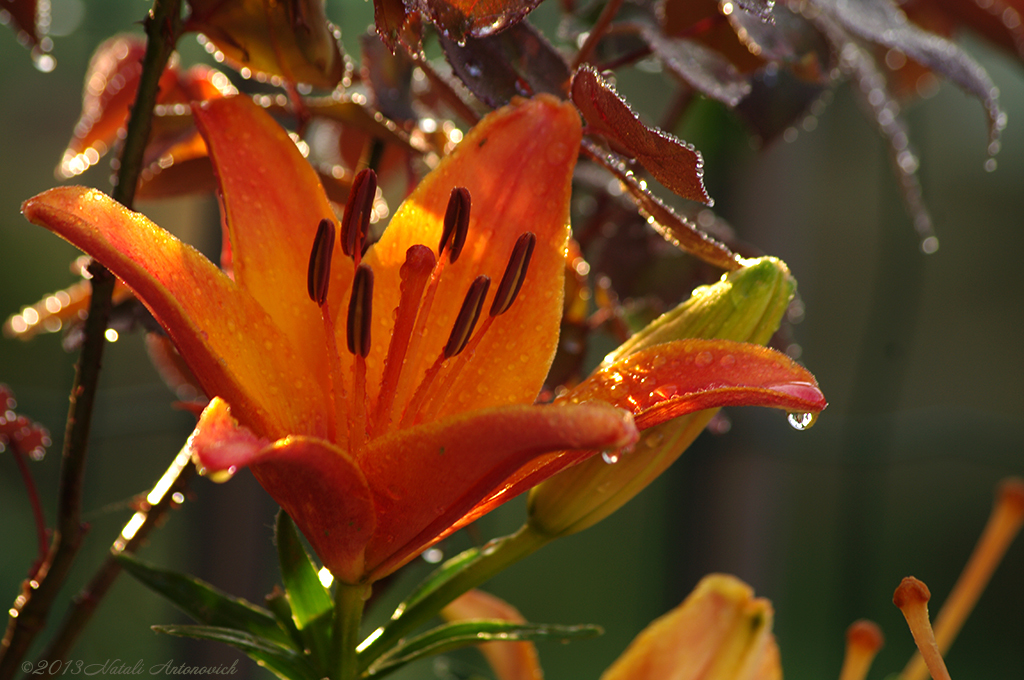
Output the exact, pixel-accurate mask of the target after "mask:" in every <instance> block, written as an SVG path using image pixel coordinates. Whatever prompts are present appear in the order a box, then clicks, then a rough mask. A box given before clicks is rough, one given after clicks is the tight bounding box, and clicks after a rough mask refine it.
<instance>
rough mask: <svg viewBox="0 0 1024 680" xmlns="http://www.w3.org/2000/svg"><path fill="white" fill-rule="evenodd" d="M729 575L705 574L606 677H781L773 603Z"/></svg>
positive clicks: (641, 679)
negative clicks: (773, 618) (773, 623)
mask: <svg viewBox="0 0 1024 680" xmlns="http://www.w3.org/2000/svg"><path fill="white" fill-rule="evenodd" d="M753 595H754V593H753V590H751V588H750V586H748V585H747V584H745V583H743V582H742V581H740V580H739V579H737V578H735V577H733V576H728V575H725V574H711V575H709V576H705V577H704V578H703V579H702V580H701V582H700V583H698V584H697V587H696V588H694V590H693V592H692V593H690V595H689V596H687V598H686V599H685V600H684V601H683V603H682V604H681V605H679V606H678V607H676V608H675V609H673V610H672V611H670V612H669V613H667V614H665V615H664V616H662V617H661V618H660V619H657V620H656V621H654V622H653V623H651V625H649V626H647V628H645V629H644V630H643V631H641V632H640V634H639V635H638V636H637V637H636V639H634V640H633V642H632V643H630V645H629V647H628V648H627V649H626V651H625V652H624V653H623V654H622V656H620V657H619V658H618V659H617V660H616V661H615V663H613V664H612V665H611V666H610V667H609V668H608V670H607V671H605V673H604V675H602V676H601V680H627V679H628V680H655V679H656V678H657V679H659V680H660V679H661V678H672V679H673V680H698V679H702V680H755V679H757V680H760V679H762V678H781V677H782V672H781V670H780V667H779V654H778V647H777V645H776V643H775V637H774V636H773V635H772V632H771V631H772V616H773V614H772V606H771V603H770V602H768V600H765V599H764V598H755V597H754V596H753Z"/></svg>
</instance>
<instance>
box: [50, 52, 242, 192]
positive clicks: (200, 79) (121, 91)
mask: <svg viewBox="0 0 1024 680" xmlns="http://www.w3.org/2000/svg"><path fill="white" fill-rule="evenodd" d="M145 51H146V46H145V42H144V41H143V40H142V39H141V38H139V37H136V36H115V37H113V38H110V39H109V40H107V41H105V42H104V43H102V44H101V45H100V46H99V47H98V48H97V49H96V52H95V53H94V54H93V56H92V59H91V60H90V61H89V68H88V70H87V71H86V76H85V90H84V92H83V94H82V114H81V116H80V117H79V119H78V123H76V124H75V131H74V135H73V137H72V138H71V141H70V142H69V143H68V147H67V149H65V151H64V155H63V158H62V159H61V163H60V165H59V166H58V168H57V175H58V176H59V177H62V178H65V179H69V178H71V177H75V176H76V175H79V174H81V173H83V172H85V171H86V170H87V169H89V168H90V167H91V166H93V165H95V164H96V163H97V162H98V161H99V160H100V159H101V158H102V157H103V156H105V155H106V154H107V153H108V152H109V151H110V150H111V149H112V148H113V147H114V145H115V144H116V143H117V141H118V139H119V138H120V135H121V134H123V130H124V129H125V127H126V125H127V122H128V114H129V111H130V110H131V106H132V104H133V103H134V101H135V92H136V90H137V89H138V86H139V76H140V74H141V73H142V57H143V55H144V54H145ZM234 92H235V90H234V87H233V86H232V85H231V82H230V81H229V80H228V79H227V78H226V77H225V76H224V74H222V73H220V72H219V71H216V70H215V69H212V68H210V67H208V66H193V67H192V68H190V69H188V70H187V71H185V72H182V71H181V70H180V69H179V68H178V66H177V60H172V61H171V63H170V64H169V65H168V67H167V69H166V70H165V71H164V73H163V75H162V76H161V78H160V93H159V95H158V96H157V108H156V110H155V111H154V123H153V130H152V132H151V133H150V139H149V143H148V145H147V153H148V154H149V156H148V158H147V160H146V163H147V164H149V163H152V162H155V161H156V160H157V159H158V158H159V157H160V156H161V155H163V153H165V151H166V149H167V148H168V147H169V146H171V145H172V144H174V143H176V142H177V137H178V136H179V135H181V134H182V130H184V129H186V128H189V127H192V124H191V117H190V116H189V117H187V118H185V119H182V116H183V114H187V113H188V111H189V108H188V102H190V101H194V100H195V101H204V100H209V99H214V98H217V97H224V96H227V95H230V94H233V93H234Z"/></svg>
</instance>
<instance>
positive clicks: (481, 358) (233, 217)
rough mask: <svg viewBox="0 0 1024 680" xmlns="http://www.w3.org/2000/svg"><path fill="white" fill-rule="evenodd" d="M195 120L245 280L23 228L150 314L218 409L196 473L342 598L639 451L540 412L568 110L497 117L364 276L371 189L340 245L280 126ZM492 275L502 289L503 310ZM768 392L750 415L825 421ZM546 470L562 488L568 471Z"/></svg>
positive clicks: (590, 418) (115, 242)
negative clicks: (290, 531)
mask: <svg viewBox="0 0 1024 680" xmlns="http://www.w3.org/2000/svg"><path fill="white" fill-rule="evenodd" d="M194 116H195V119H196V123H197V126H198V127H199V129H200V132H201V133H202V135H203V137H204V139H205V141H206V144H207V146H208V148H209V151H210V158H211V160H212V163H213V166H214V170H215V173H216V175H217V179H218V182H219V185H220V194H221V199H222V206H223V214H224V221H225V226H226V234H227V240H228V241H229V246H230V247H229V248H226V249H225V250H226V252H227V253H228V257H230V265H231V266H230V269H231V271H232V275H230V276H229V275H228V274H225V273H224V272H223V271H221V270H220V269H218V268H217V267H216V266H215V265H213V264H212V263H211V262H209V261H208V260H207V259H206V258H204V257H203V256H202V255H200V254H198V253H197V252H196V251H194V250H193V249H192V248H190V247H189V246H187V245H184V244H182V243H181V242H179V241H178V240H176V239H175V238H174V237H173V236H171V235H170V234H168V233H167V232H165V231H163V230H162V229H160V228H159V227H157V226H156V225H154V224H152V223H151V222H149V221H148V220H147V219H146V218H145V217H143V216H141V215H138V214H135V213H132V212H129V211H127V210H125V209H124V208H122V207H120V206H119V205H117V204H116V203H114V202H113V201H111V200H110V199H109V198H107V197H106V196H105V195H103V194H102V193H100V192H98V191H94V190H89V189H84V188H77V187H68V188H60V189H53V190H51V191H49V192H46V193H44V194H41V195H40V196H37V197H35V198H33V199H30V200H29V201H27V202H26V203H25V205H24V206H23V211H24V213H25V215H26V216H27V217H28V219H29V220H31V221H32V222H35V223H37V224H40V225H42V226H45V227H47V228H49V229H51V230H52V231H54V232H56V233H57V234H59V235H60V236H62V237H64V238H66V239H67V240H69V241H71V242H72V243H74V244H75V245H77V246H78V247H80V248H82V249H83V250H85V251H86V252H87V253H89V254H90V255H92V256H93V257H95V258H97V259H98V260H99V261H100V262H102V263H103V264H104V265H105V266H107V267H108V268H110V269H111V270H112V271H113V272H114V273H116V274H117V275H118V276H119V277H120V278H121V279H122V280H124V281H125V283H127V284H128V285H129V286H130V287H131V288H132V289H133V290H134V291H135V293H136V295H137V296H138V297H139V299H140V300H142V301H143V302H144V303H145V304H146V305H147V307H149V309H150V310H151V311H152V312H153V314H154V316H155V317H156V318H157V319H158V320H159V321H160V323H161V324H162V325H163V326H164V327H165V328H166V329H167V332H168V334H169V335H170V336H171V339H172V340H173V341H174V343H175V344H176V345H177V347H178V349H179V351H180V352H181V354H182V356H183V358H184V359H185V361H186V362H187V363H188V365H189V367H190V368H191V369H192V371H193V373H194V374H195V375H196V377H197V379H198V380H199V381H200V383H201V384H202V386H203V388H204V389H205V391H206V393H207V394H208V395H210V396H211V397H214V399H213V401H212V402H211V403H210V405H209V406H208V407H207V409H206V411H205V412H204V413H203V416H202V417H201V419H200V423H199V425H198V426H197V428H196V431H195V433H194V434H193V435H192V438H191V440H190V441H191V446H192V450H193V452H194V455H195V458H196V460H197V463H198V464H199V465H200V467H201V468H205V470H206V471H207V472H208V473H214V474H215V475H217V476H221V477H225V478H226V477H228V476H230V475H231V474H233V473H234V472H235V471H237V470H238V469H240V468H242V467H245V466H248V467H250V468H251V469H252V471H253V474H254V475H255V476H256V478H257V479H258V480H259V481H260V483H261V484H262V485H263V486H264V488H266V489H267V491H268V492H269V493H270V494H271V495H272V496H273V497H274V498H275V500H277V501H278V503H280V505H281V506H282V508H283V509H284V510H285V511H286V512H287V513H288V514H289V515H290V516H291V517H292V519H293V520H294V521H295V523H296V524H297V526H299V527H300V528H301V529H302V531H303V533H305V535H306V537H307V538H308V539H309V541H310V543H311V545H312V546H313V548H314V549H315V550H316V552H317V554H318V555H319V557H320V558H321V560H322V561H323V563H324V564H325V566H327V567H328V568H329V569H330V570H331V572H332V573H333V574H334V575H335V576H336V577H337V578H339V579H340V580H341V581H343V582H346V583H351V584H354V583H368V582H372V581H374V580H376V579H378V578H381V577H382V576H385V575H387V574H388V573H391V572H392V571H394V570H395V569H397V568H398V567H400V566H401V565H402V564H404V563H405V562H407V561H409V560H410V559H412V558H413V557H414V556H415V555H417V554H418V553H419V552H421V551H422V550H424V549H425V548H427V547H428V546H429V545H431V544H432V543H433V542H435V541H437V540H439V539H440V538H441V537H443V536H444V535H447V533H450V532H451V531H452V530H453V527H455V526H457V525H458V524H459V522H460V520H461V519H462V518H464V517H467V516H476V515H477V514H480V513H482V512H483V511H485V510H487V509H490V508H491V507H493V506H495V505H497V504H498V503H500V502H503V501H504V500H505V498H504V497H501V498H495V493H496V491H497V490H500V489H503V488H505V485H506V482H507V480H508V479H509V478H511V477H513V476H514V475H515V474H516V473H517V471H519V470H520V469H522V468H524V467H529V466H530V465H531V463H532V462H533V461H535V460H537V459H538V458H540V457H542V456H544V455H545V454H550V453H551V452H556V451H562V450H567V451H579V450H589V451H592V452H594V451H598V450H602V449H604V450H607V449H617V448H620V447H624V446H629V445H631V444H632V443H634V442H635V441H636V440H637V438H638V433H637V430H636V427H635V425H634V423H633V418H632V414H631V413H630V412H629V411H626V410H620V409H616V408H613V407H612V406H610V405H609V404H607V403H605V402H604V401H600V400H599V401H592V402H590V403H583V404H578V405H548V406H536V405H534V404H533V402H534V400H535V398H536V396H537V394H538V392H539V390H540V387H541V385H542V383H543V380H544V378H545V375H546V373H547V371H548V368H549V366H550V362H551V359H552V356H553V354H554V350H555V347H556V343H557V337H558V328H559V321H560V317H561V310H562V290H563V266H564V262H563V257H564V252H565V249H566V247H567V243H568V239H569V233H570V232H569V220H568V206H569V197H570V191H571V179H572V172H573V168H574V165H575V161H576V154H577V147H578V144H579V140H580V136H581V124H580V119H579V116H578V114H577V113H576V111H575V109H573V108H572V106H571V105H569V104H566V103H563V102H560V101H558V100H556V99H554V98H552V97H545V96H542V97H538V98H536V99H533V100H530V101H520V102H517V103H516V104H514V105H512V106H510V107H506V108H505V109H502V110H500V111H497V112H495V113H493V114H491V115H489V116H488V117H486V118H485V119H484V121H482V122H481V124H479V125H478V126H477V127H475V128H474V129H473V130H472V131H470V132H469V133H468V134H467V136H466V138H465V139H464V140H463V142H462V143H461V144H460V145H459V146H458V148H457V149H456V151H455V152H454V153H453V154H452V155H451V156H449V157H447V158H445V159H444V160H442V161H441V163H440V165H439V166H438V167H437V169H435V170H434V171H433V172H432V173H430V175H428V176H427V178H425V179H424V181H423V182H422V183H421V184H420V186H419V187H418V188H417V189H416V191H415V192H414V193H413V194H412V195H410V196H409V198H408V199H407V200H406V201H405V203H404V204H403V205H402V207H401V208H400V209H399V210H398V211H397V213H396V214H395V216H394V218H393V219H392V221H391V223H390V225H389V227H388V229H387V230H386V231H385V232H384V234H383V236H382V238H381V239H380V241H378V242H377V243H375V244H373V245H371V246H370V247H369V248H368V249H366V251H365V253H363V252H362V251H363V249H362V247H361V237H362V235H363V234H364V232H365V229H366V227H367V220H368V217H367V215H368V211H369V208H370V206H371V205H372V200H373V196H374V191H373V186H372V181H371V180H370V179H368V177H369V176H368V175H364V176H363V179H361V180H360V181H358V182H357V183H356V184H355V185H354V186H353V190H352V198H350V201H349V203H350V205H349V206H348V207H347V208H346V216H345V217H344V218H343V219H342V223H343V229H342V236H341V238H340V239H338V243H334V238H333V235H334V232H335V219H334V213H333V211H332V209H331V206H330V204H329V203H328V201H327V198H326V196H325V195H324V192H323V189H322V187H321V186H320V184H319V181H318V180H317V178H316V175H315V173H314V171H313V170H312V168H311V167H310V166H309V164H308V163H307V162H306V161H305V159H304V158H302V156H301V154H300V153H299V151H298V150H297V148H296V146H295V145H294V144H293V143H292V141H291V140H290V139H289V137H288V136H287V134H286V133H285V132H284V131H283V130H282V129H281V128H280V127H279V126H278V125H277V123H276V122H275V121H273V119H271V118H270V116H269V115H267V114H266V113H265V112H264V111H262V110H260V109H259V108H258V107H256V106H255V105H254V104H252V102H250V101H249V100H247V99H244V98H238V97H236V98H225V99H220V100H216V101H210V102H206V103H203V104H200V105H195V106H194ZM452 232H454V233H452ZM527 232H529V233H531V234H533V237H532V238H531V237H529V236H527V235H526V234H527ZM463 241H464V244H463ZM524 243H526V244H527V245H526V246H524V245H523V244H524ZM531 243H532V244H533V245H532V246H531V245H530V244H531ZM423 244H428V245H423ZM436 244H440V246H439V247H438V254H437V255H435V252H434V250H433V247H434V246H435V245H436ZM311 246H313V252H312V256H311V255H310V248H311ZM531 252H532V257H531V255H530V253H531ZM346 255H348V256H346ZM332 264H333V266H332ZM226 268H227V267H226ZM488 276H489V277H492V278H494V277H498V278H495V280H499V279H503V281H502V283H500V284H498V285H497V286H496V287H494V288H497V290H496V291H495V292H492V293H489V292H488V286H487V283H486V279H485V278H483V277H488ZM467 291H468V293H467ZM311 300H312V301H311ZM485 302H489V303H490V305H489V306H488V307H487V309H489V310H490V314H488V315H484V316H485V318H484V320H483V321H482V322H481V324H480V327H479V328H477V329H476V332H475V333H474V325H475V321H476V317H477V316H480V311H481V309H482V308H484V306H485ZM346 321H347V323H346ZM346 346H347V347H348V351H345V349H344V348H345V347H346ZM339 347H340V348H341V350H339ZM771 361H772V360H771V359H770V358H766V359H765V362H767V363H770V362H771ZM749 368H750V367H746V368H745V369H744V370H745V371H747V369H749ZM748 372H749V374H750V375H751V376H754V378H757V376H758V375H759V374H758V372H757V371H756V370H750V371H748ZM669 373H671V371H669ZM804 373H805V374H806V372H804ZM808 375H809V374H808ZM741 377H742V376H741ZM667 379H669V380H671V381H672V382H673V384H686V381H682V382H681V381H680V380H681V379H680V378H679V376H674V375H668V376H667ZM792 379H793V380H806V377H804V375H800V376H796V377H793V378H792ZM690 382H692V381H690ZM727 382H728V384H729V385H730V387H729V389H728V390H726V392H728V393H727V394H725V396H724V397H721V395H720V393H721V392H723V390H721V389H718V387H719V385H720V383H715V384H713V385H707V384H701V385H700V387H701V388H709V389H703V390H702V391H700V392H699V394H697V395H690V396H691V397H692V398H691V399H689V400H688V401H687V403H686V408H687V409H689V410H693V409H700V408H710V407H714V406H717V405H722V403H736V392H735V386H736V385H737V384H742V383H743V381H742V380H733V381H727ZM755 382H756V380H755ZM756 387H757V389H755V390H754V392H755V393H756V394H754V395H753V396H752V397H751V399H750V402H749V403H754V404H759V403H769V404H771V405H781V406H782V407H783V408H791V409H795V410H809V409H813V406H808V404H807V400H806V399H797V398H795V397H792V398H791V395H789V394H786V393H785V390H781V391H772V390H770V389H769V390H764V389H763V387H764V386H763V385H762V384H761V383H757V385H756ZM649 388H650V386H649V385H648V384H646V383H645V385H644V389H649ZM758 390H760V391H758ZM764 392H769V393H770V398H768V397H765V395H764V394H763V393H764ZM716 395H719V398H717V400H716ZM817 395H818V396H819V397H820V393H817ZM723 399H724V401H723ZM780 400H781V401H780ZM651 401H652V399H650V398H648V397H647V396H644V397H643V398H642V399H639V400H638V402H637V403H639V404H643V405H644V407H645V408H646V407H648V406H651V404H650V402H651ZM229 405H230V411H231V413H230V414H229ZM665 413H666V414H670V415H678V414H679V413H678V410H677V409H667V410H665ZM231 414H233V416H234V417H232V415H231ZM665 417H668V415H666V416H665ZM235 418H237V422H236V421H235ZM578 457H579V456H576V457H575V458H573V460H572V462H575V460H576V459H578ZM544 460H545V461H546V464H545V467H546V468H548V469H550V473H549V474H554V473H555V472H556V471H557V470H558V469H561V468H562V467H564V466H565V465H566V464H569V462H570V461H568V460H567V461H565V462H560V457H559V456H547V457H544ZM530 469H531V478H536V477H537V476H538V473H536V472H534V471H533V468H530ZM540 476H541V478H543V476H544V475H543V474H541V475H540ZM499 496H500V494H499Z"/></svg>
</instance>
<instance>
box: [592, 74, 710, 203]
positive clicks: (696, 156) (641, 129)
mask: <svg viewBox="0 0 1024 680" xmlns="http://www.w3.org/2000/svg"><path fill="white" fill-rule="evenodd" d="M572 101H573V103H574V104H576V106H577V108H579V110H580V113H582V114H583V117H584V118H585V119H586V121H587V128H588V132H591V133H597V134H600V135H603V136H604V137H605V138H607V139H608V140H609V141H610V142H612V143H613V144H615V145H617V146H619V147H620V148H623V149H625V151H626V152H627V153H628V154H629V155H631V156H632V157H634V158H636V160H637V161H639V162H640V164H641V165H643V166H644V168H645V169H646V170H647V171H648V172H650V173H651V174H652V175H653V176H654V178H655V179H657V180H658V181H659V182H661V183H662V184H663V185H664V186H665V187H666V188H667V189H669V190H670V191H672V192H673V193H675V194H677V195H679V196H682V197H683V198H687V199H689V200H691V201H700V202H701V203H705V204H710V203H711V199H710V198H709V197H708V194H707V191H706V190H705V189H704V180H703V175H704V159H703V158H702V157H701V155H700V152H699V151H697V150H696V149H694V148H693V147H692V146H691V145H689V144H686V143H685V142H682V141H680V140H679V139H676V138H675V137H673V136H672V135H670V134H668V133H666V132H663V131H661V130H658V129H652V128H649V127H647V126H646V125H644V124H643V123H642V122H640V119H639V118H638V117H637V115H636V114H635V113H633V111H632V109H630V107H629V105H628V104H627V103H626V102H625V101H624V100H623V99H622V98H621V97H619V95H617V94H616V93H615V90H614V89H612V87H611V85H609V84H608V83H607V82H605V80H604V79H603V78H602V77H601V76H600V75H598V73H597V71H595V70H594V69H593V68H592V67H590V66H584V67H582V68H580V69H579V70H578V71H577V72H576V75H575V76H574V77H573V80H572Z"/></svg>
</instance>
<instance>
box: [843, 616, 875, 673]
mask: <svg viewBox="0 0 1024 680" xmlns="http://www.w3.org/2000/svg"><path fill="white" fill-rule="evenodd" d="M882 644H883V639H882V631H881V630H879V628H878V626H877V625H876V624H875V623H873V622H871V621H867V620H864V619H862V620H860V621H854V622H853V623H852V624H850V627H849V628H847V629H846V656H845V657H844V658H843V670H842V671H840V673H839V680H864V678H866V677H867V676H868V671H869V670H870V669H871V662H872V661H874V660H875V655H877V654H878V650H880V649H881V648H882Z"/></svg>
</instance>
